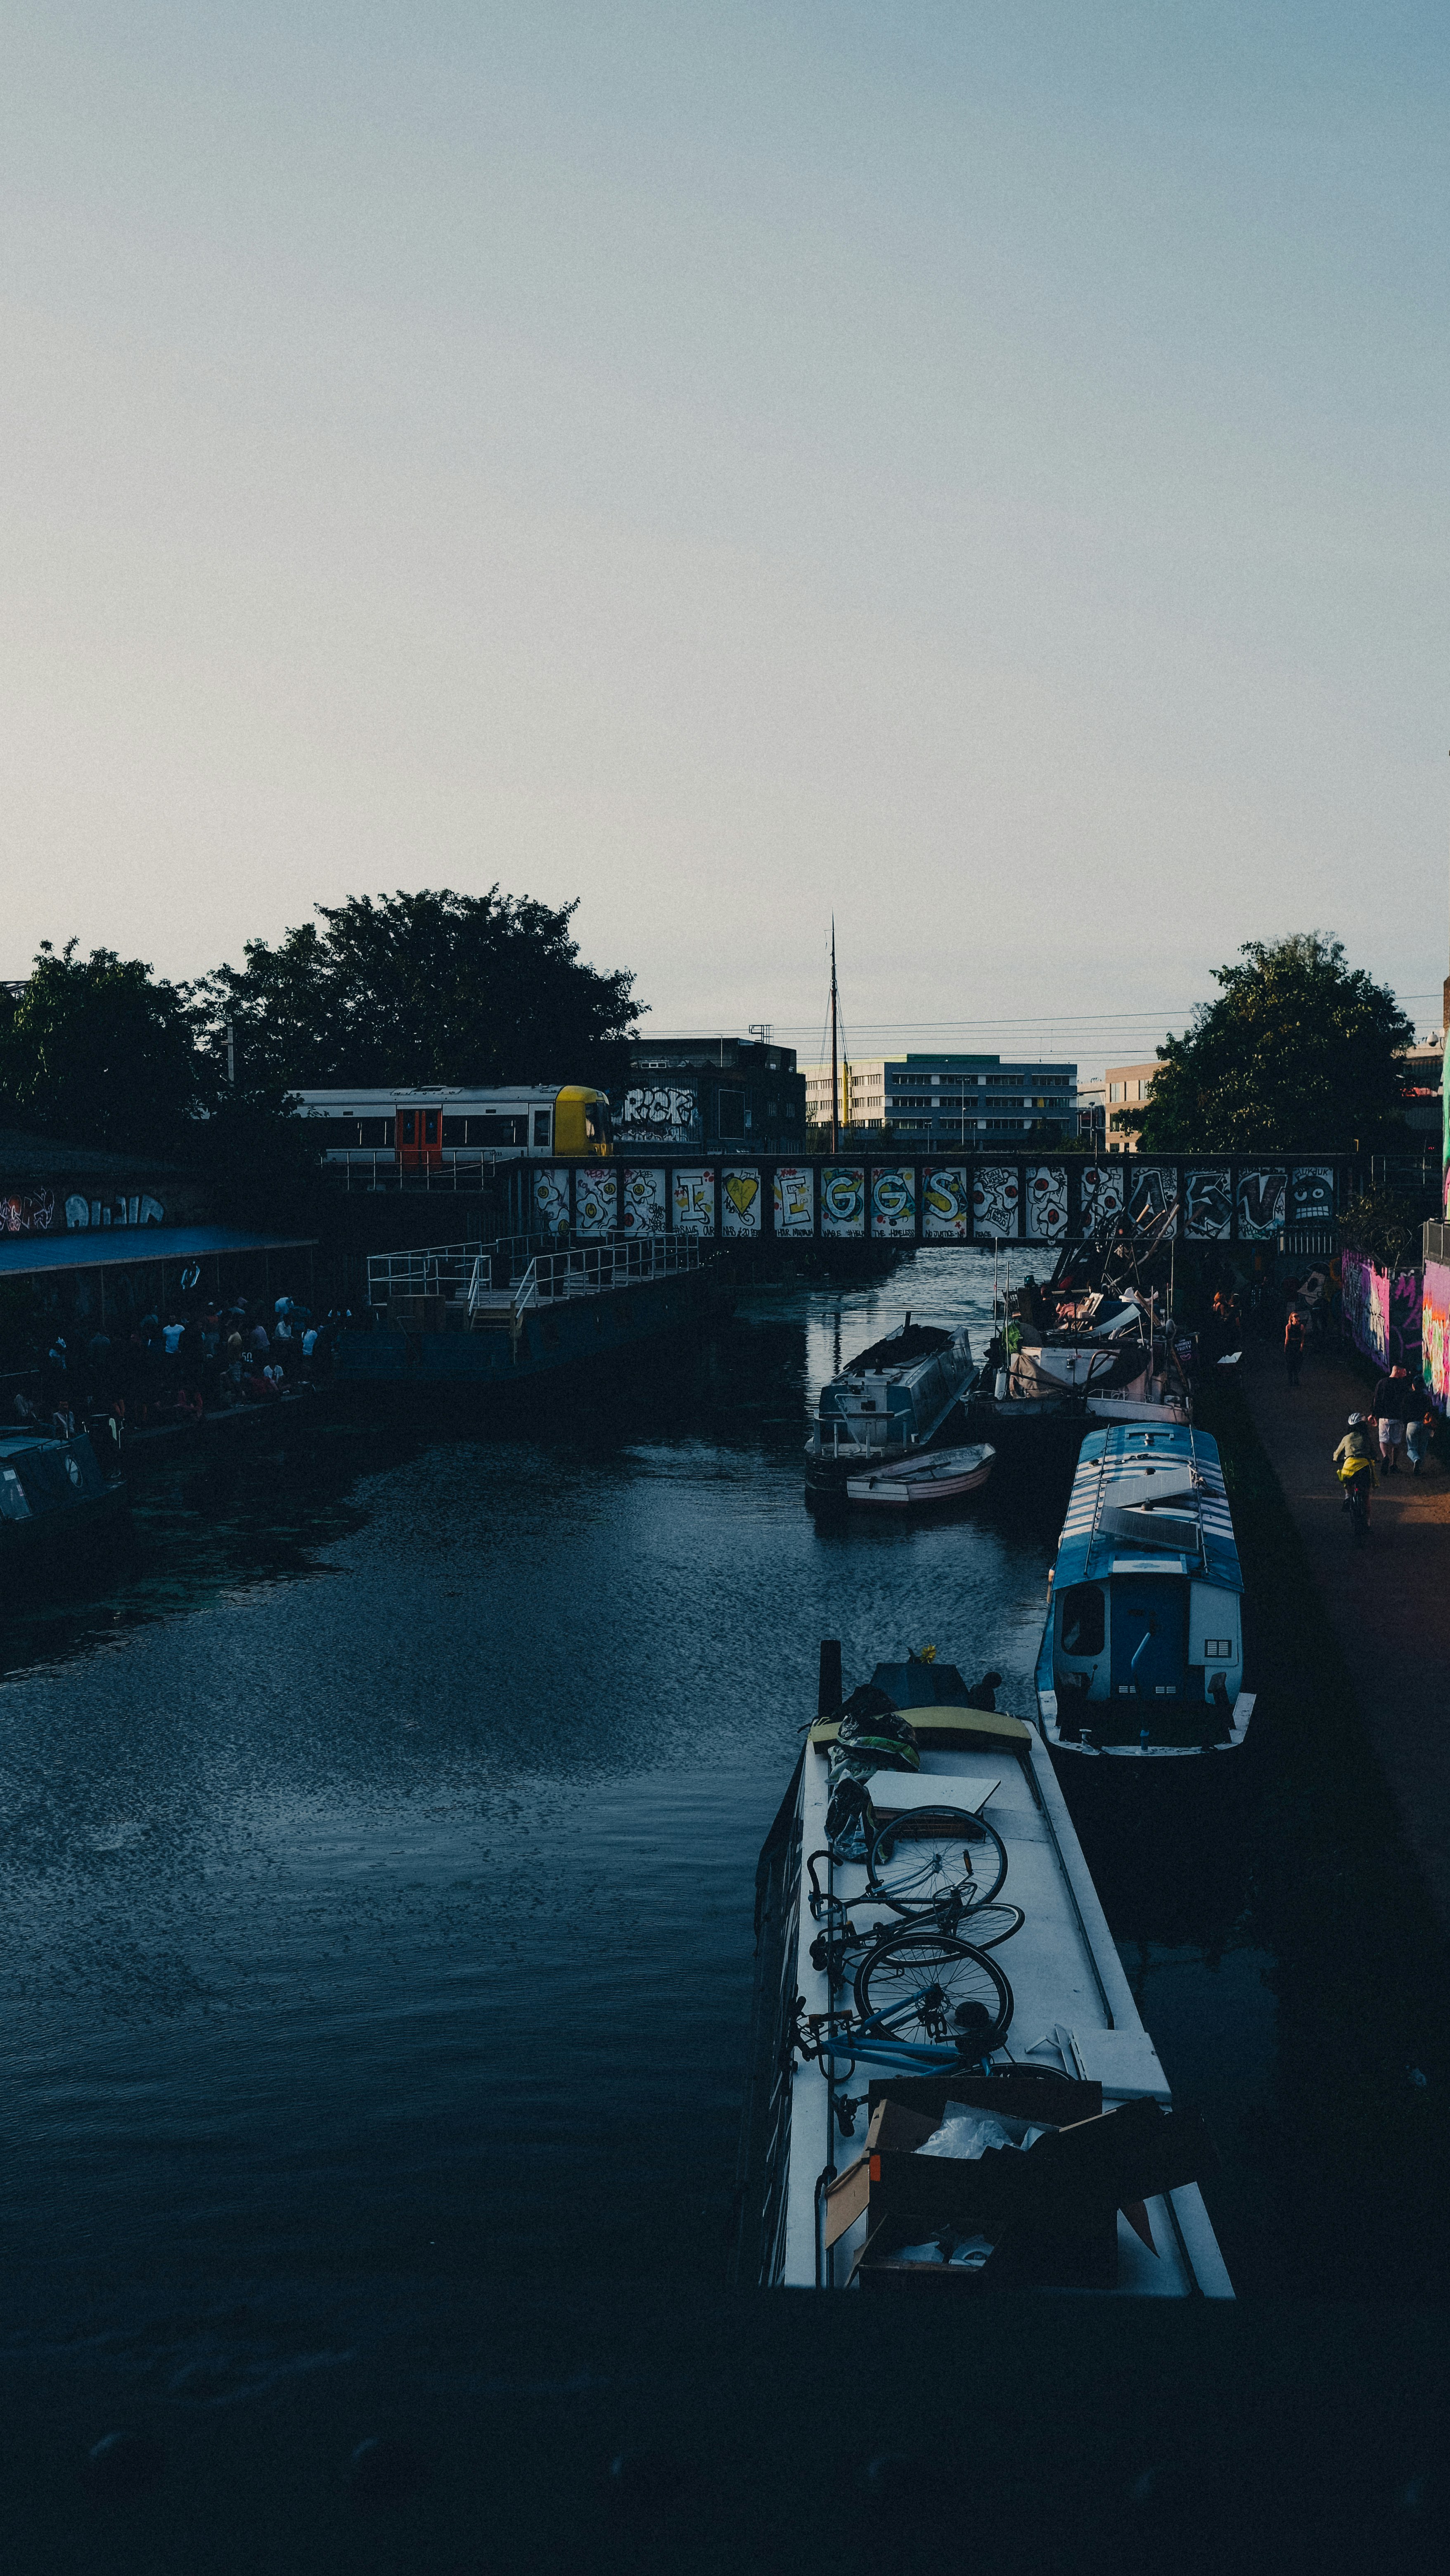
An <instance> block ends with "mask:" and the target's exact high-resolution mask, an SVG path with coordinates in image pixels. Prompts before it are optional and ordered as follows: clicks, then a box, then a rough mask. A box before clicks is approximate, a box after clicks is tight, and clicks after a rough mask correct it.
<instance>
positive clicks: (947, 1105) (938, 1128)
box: [803, 1055, 1077, 1152]
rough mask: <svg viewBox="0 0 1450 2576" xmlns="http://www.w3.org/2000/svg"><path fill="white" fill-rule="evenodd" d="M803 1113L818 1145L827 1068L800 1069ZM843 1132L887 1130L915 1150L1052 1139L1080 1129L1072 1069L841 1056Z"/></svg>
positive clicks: (967, 1059)
mask: <svg viewBox="0 0 1450 2576" xmlns="http://www.w3.org/2000/svg"><path fill="white" fill-rule="evenodd" d="M803 1070H804V1075H805V1091H806V1115H807V1117H808V1119H809V1120H810V1123H811V1126H812V1128H813V1129H814V1130H815V1136H814V1137H813V1140H812V1141H813V1142H815V1141H817V1140H818V1138H819V1135H820V1131H821V1129H822V1128H825V1127H828V1126H829V1124H830V1117H831V1068H830V1066H829V1064H808V1065H806V1066H805V1067H804V1068H803ZM836 1080H837V1096H838V1102H839V1107H838V1111H837V1115H838V1117H839V1119H840V1123H841V1126H842V1129H843V1130H849V1131H850V1133H851V1134H852V1135H855V1136H862V1135H865V1136H869V1135H870V1134H871V1133H872V1131H873V1130H876V1129H880V1130H883V1131H884V1130H886V1129H889V1130H890V1132H891V1135H892V1136H893V1138H895V1139H896V1140H897V1141H899V1142H900V1143H901V1144H902V1145H904V1146H908V1147H910V1148H911V1150H912V1151H913V1152H917V1151H925V1152H935V1151H936V1150H937V1149H938V1148H945V1147H947V1146H950V1145H956V1146H958V1147H959V1148H966V1149H969V1150H975V1151H981V1150H982V1149H983V1148H985V1147H989V1146H991V1145H994V1144H1000V1145H1001V1146H1002V1147H1003V1148H1004V1149H1005V1148H1007V1147H1009V1146H1010V1147H1012V1148H1014V1149H1015V1148H1016V1147H1017V1146H1020V1145H1021V1144H1023V1143H1025V1142H1028V1141H1030V1140H1031V1139H1032V1138H1034V1137H1035V1138H1037V1139H1038V1140H1040V1141H1043V1142H1050V1141H1055V1140H1056V1139H1058V1138H1060V1137H1062V1136H1064V1135H1075V1134H1076V1131H1077V1067H1076V1065H1073V1064H1040V1063H1011V1062H1008V1063H1004V1062H1003V1060H1002V1058H1001V1057H1000V1056H995V1055H906V1056H870V1057H855V1056H853V1057H850V1058H849V1059H843V1060H842V1062H841V1063H840V1064H839V1065H838V1067H837V1075H836Z"/></svg>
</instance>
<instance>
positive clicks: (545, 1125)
mask: <svg viewBox="0 0 1450 2576" xmlns="http://www.w3.org/2000/svg"><path fill="white" fill-rule="evenodd" d="M534 1143H535V1144H536V1145H542V1146H543V1148H544V1151H545V1153H547V1152H548V1150H549V1113H548V1111H547V1109H536V1110H535V1111H534Z"/></svg>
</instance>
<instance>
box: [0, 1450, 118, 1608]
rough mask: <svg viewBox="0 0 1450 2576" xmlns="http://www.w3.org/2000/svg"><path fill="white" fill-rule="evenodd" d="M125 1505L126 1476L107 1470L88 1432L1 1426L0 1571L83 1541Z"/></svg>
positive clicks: (105, 1524) (106, 1524) (8, 1569)
mask: <svg viewBox="0 0 1450 2576" xmlns="http://www.w3.org/2000/svg"><path fill="white" fill-rule="evenodd" d="M125 1508H126V1484H125V1479H124V1478H123V1477H121V1476H119V1475H107V1474H106V1472H105V1471H104V1469H103V1468H102V1466H101V1463H100V1460H99V1459H98V1458H97V1456H96V1453H95V1451H94V1449H93V1448H92V1447H91V1444H90V1441H89V1439H88V1438H87V1436H86V1434H85V1433H84V1432H80V1433H79V1434H78V1435H77V1436H76V1437H75V1438H74V1439H71V1440H53V1439H50V1438H48V1437H47V1436H46V1435H45V1434H44V1433H42V1432H38V1431H18V1430H3V1431H0V1574H4V1573H12V1572H14V1571H16V1570H18V1569H19V1568H21V1567H28V1566H30V1565H32V1564H33V1563H34V1562H35V1560H36V1558H37V1557H38V1556H41V1555H45V1556H53V1555H55V1554H56V1553H58V1552H61V1551H63V1550H65V1549H66V1548H68V1547H77V1546H83V1545H84V1543H85V1541H86V1540H87V1539H88V1538H90V1537H92V1536H93V1535H94V1534H95V1533H96V1532H97V1531H98V1530H100V1529H101V1528H103V1527H106V1526H108V1525H110V1524H113V1523H115V1522H118V1521H119V1520H120V1518H121V1516H122V1514H123V1512H124V1511H125Z"/></svg>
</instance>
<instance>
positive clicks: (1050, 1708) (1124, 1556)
mask: <svg viewBox="0 0 1450 2576" xmlns="http://www.w3.org/2000/svg"><path fill="white" fill-rule="evenodd" d="M1243 1590H1244V1584H1243V1575H1242V1573H1241V1571H1240V1568H1239V1556H1238V1548H1237V1546H1236V1544H1235V1542H1234V1530H1233V1519H1232V1516H1231V1514H1230V1511H1229V1505H1228V1495H1227V1493H1226V1491H1225V1489H1224V1481H1223V1468H1222V1465H1221V1463H1220V1460H1219V1454H1218V1443H1217V1441H1215V1440H1212V1439H1210V1437H1209V1435H1208V1434H1207V1432H1203V1431H1195V1430H1194V1429H1193V1427H1192V1425H1191V1424H1188V1423H1183V1424H1171V1425H1162V1426H1158V1425H1155V1426H1152V1427H1149V1426H1147V1425H1141V1424H1137V1423H1115V1424H1114V1425H1113V1427H1112V1429H1111V1430H1108V1431H1096V1432H1093V1433H1091V1434H1090V1435H1089V1437H1088V1438H1087V1439H1086V1440H1085V1441H1084V1442H1083V1445H1082V1452H1081V1455H1080V1457H1079V1460H1078V1466H1077V1472H1076V1474H1075V1475H1074V1477H1073V1481H1072V1495H1071V1499H1070V1501H1069V1503H1068V1507H1067V1518H1066V1520H1065V1521H1064V1522H1063V1525H1062V1534H1061V1537H1060V1538H1059V1540H1058V1544H1057V1562H1056V1564H1055V1566H1054V1568H1053V1571H1052V1574H1051V1575H1050V1577H1049V1578H1048V1606H1047V1624H1046V1626H1045V1628H1044V1630H1043V1634H1042V1647H1041V1652H1040V1653H1039V1655H1038V1659H1037V1706H1038V1713H1039V1716H1040V1718H1041V1721H1042V1729H1043V1733H1044V1735H1045V1736H1046V1738H1047V1740H1048V1742H1049V1744H1051V1745H1053V1746H1054V1747H1055V1748H1058V1749H1060V1750H1061V1751H1063V1752H1065V1753H1077V1754H1084V1755H1088V1756H1094V1755H1104V1754H1126V1755H1131V1756H1154V1757H1157V1756H1163V1755H1172V1754H1186V1753H1223V1752H1230V1751H1232V1750H1233V1749H1234V1748H1235V1747H1236V1746H1238V1745H1241V1744H1242V1743H1243V1740H1244V1736H1245V1734H1246V1732H1247V1729H1248V1723H1249V1718H1250V1716H1251V1714H1252V1711H1253V1705H1254V1700H1253V1693H1252V1692H1250V1691H1246V1690H1245V1689H1244V1688H1243V1675H1244V1645H1243Z"/></svg>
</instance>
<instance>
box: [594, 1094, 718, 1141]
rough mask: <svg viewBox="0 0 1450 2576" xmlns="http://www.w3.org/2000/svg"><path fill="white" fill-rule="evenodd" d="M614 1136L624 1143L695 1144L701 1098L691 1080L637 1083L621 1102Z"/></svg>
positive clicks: (698, 1128)
mask: <svg viewBox="0 0 1450 2576" xmlns="http://www.w3.org/2000/svg"><path fill="white" fill-rule="evenodd" d="M614 1132H615V1136H616V1138H617V1139H618V1141H620V1142H621V1143H623V1144H626V1145H696V1144H698V1143H699V1141H700V1102H699V1095H698V1093H697V1091H696V1087H695V1085H694V1083H693V1082H650V1083H639V1084H637V1085H636V1086H635V1087H634V1089H633V1090H630V1091H627V1092H626V1093H625V1095H624V1099H623V1101H622V1102H621V1104H620V1112H619V1123H618V1125H617V1127H616V1128H615V1131H614Z"/></svg>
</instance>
